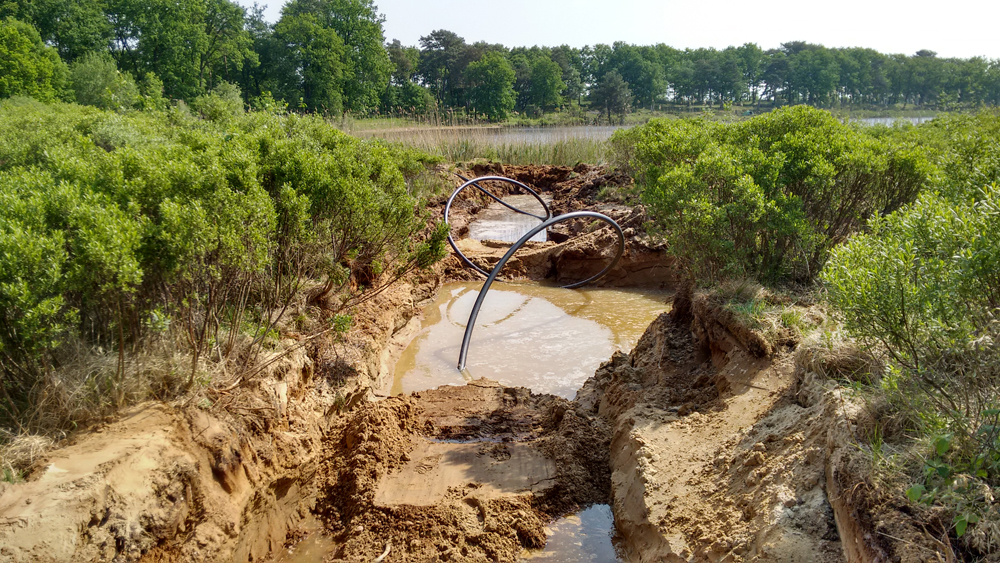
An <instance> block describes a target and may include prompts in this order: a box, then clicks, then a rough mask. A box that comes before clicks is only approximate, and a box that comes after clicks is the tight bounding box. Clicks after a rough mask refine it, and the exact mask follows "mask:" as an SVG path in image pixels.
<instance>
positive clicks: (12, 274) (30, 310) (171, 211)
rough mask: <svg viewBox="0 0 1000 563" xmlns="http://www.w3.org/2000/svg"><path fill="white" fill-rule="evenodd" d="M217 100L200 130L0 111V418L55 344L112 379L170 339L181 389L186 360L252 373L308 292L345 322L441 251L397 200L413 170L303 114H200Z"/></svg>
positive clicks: (184, 120)
mask: <svg viewBox="0 0 1000 563" xmlns="http://www.w3.org/2000/svg"><path fill="white" fill-rule="evenodd" d="M213 95H215V94H210V95H209V96H210V97H211V96H213ZM217 97H218V98H219V100H209V101H207V102H206V105H205V106H204V107H203V108H202V109H203V111H205V112H206V113H207V114H210V115H212V117H213V118H214V119H216V120H215V121H208V120H200V119H196V118H194V117H191V115H190V114H188V113H185V112H184V111H181V110H177V109H175V110H171V111H170V112H155V113H131V114H127V115H122V114H117V113H112V112H105V111H101V110H98V109H96V108H86V107H81V106H70V105H53V106H46V105H43V104H40V103H36V102H31V101H29V100H19V101H9V102H6V103H4V104H2V105H0V256H2V257H3V259H2V260H0V372H2V375H3V381H2V384H0V415H2V414H4V413H6V414H7V415H11V414H13V413H17V412H19V410H20V409H23V408H24V407H26V406H28V405H30V404H31V401H32V397H33V395H32V393H40V392H42V390H43V388H44V387H45V386H44V385H43V383H44V381H45V378H46V377H48V376H49V375H50V374H51V373H52V372H53V370H57V369H58V368H59V366H60V364H61V363H63V362H64V361H66V356H65V355H64V354H61V353H60V349H61V347H64V346H67V345H68V343H72V342H81V341H82V342H84V343H86V345H89V346H94V347H100V348H103V349H105V350H107V349H110V350H116V351H117V354H118V358H119V368H118V377H121V375H122V373H123V367H122V365H121V364H122V363H123V362H124V360H125V357H126V355H127V351H126V349H128V350H131V349H132V348H131V347H132V346H133V345H135V344H136V343H138V342H141V341H142V339H143V338H145V337H147V336H149V335H150V333H151V332H155V331H156V330H159V329H158V328H157V327H160V328H162V327H164V326H173V327H174V329H175V330H176V333H177V334H178V335H180V336H179V338H181V339H182V340H183V342H184V343H186V346H187V348H188V349H189V350H190V352H191V357H192V365H191V366H190V371H189V373H188V375H187V376H186V377H185V378H184V379H186V380H187V384H188V385H190V383H191V382H192V381H193V378H194V377H195V375H196V373H197V371H198V360H199V358H204V357H207V356H211V357H212V358H214V359H215V361H222V362H228V363H229V369H230V370H231V371H233V370H235V371H239V370H240V369H243V368H245V367H247V366H249V365H252V364H253V362H254V357H255V356H254V355H255V353H256V352H255V350H258V349H259V344H260V343H261V342H263V341H264V339H266V338H267V335H269V334H272V333H273V329H274V327H275V326H276V323H277V322H278V319H280V317H281V313H282V312H284V310H285V309H286V308H287V306H288V303H289V302H290V299H291V298H292V297H293V296H294V295H295V294H296V293H297V292H298V291H299V290H300V289H301V287H302V285H303V283H305V282H306V281H308V280H310V279H312V280H316V282H318V283H320V284H321V285H322V286H323V294H324V295H333V294H336V295H337V299H336V301H328V303H331V306H333V307H338V306H339V307H350V306H351V305H352V304H354V303H357V302H358V301H359V300H361V299H365V298H367V296H369V295H371V294H372V293H373V292H377V291H378V290H379V289H380V288H381V287H384V286H385V285H386V284H387V283H389V282H391V281H392V280H393V279H396V278H398V277H399V276H401V275H403V274H405V273H406V272H407V271H409V270H411V269H412V268H416V267H424V266H427V265H429V264H430V263H432V262H433V261H435V260H436V259H437V258H438V257H440V256H441V255H442V254H443V240H444V237H445V236H446V233H445V232H444V231H443V230H441V229H440V228H439V229H436V230H433V231H432V232H431V233H430V235H429V239H428V240H427V241H426V242H421V241H420V239H421V238H423V237H421V236H419V233H420V232H421V231H423V229H424V228H425V227H426V224H427V222H426V218H425V217H424V216H423V214H422V213H421V212H420V211H419V209H420V206H419V201H418V200H417V199H416V198H415V197H413V196H411V195H410V193H409V191H408V189H409V188H408V184H407V179H408V177H412V176H413V175H415V174H417V173H419V172H420V171H422V170H423V166H422V165H421V164H420V162H421V160H422V159H423V158H424V157H422V156H421V155H418V154H416V153H412V152H407V151H401V150H398V149H390V148H387V147H385V146H382V145H381V144H378V143H369V142H363V141H359V140H357V139H354V138H352V137H349V136H347V135H345V134H342V133H340V132H338V131H336V130H335V129H334V128H333V127H331V126H330V125H328V124H327V123H326V122H324V121H323V120H322V119H320V118H316V117H301V116H294V115H288V116H281V115H275V114H270V113H249V114H243V113H242V103H241V104H240V106H239V112H236V111H235V110H234V111H233V112H232V113H228V109H227V110H226V112H225V115H223V114H222V113H220V114H218V115H216V114H214V113H213V112H214V111H215V109H218V108H219V107H220V106H221V107H223V108H228V107H229V106H227V105H226V103H225V102H227V100H229V99H230V98H232V96H225V95H218V96H217ZM209 108H211V109H209ZM222 117H225V119H223V118H222ZM255 346H256V347H255Z"/></svg>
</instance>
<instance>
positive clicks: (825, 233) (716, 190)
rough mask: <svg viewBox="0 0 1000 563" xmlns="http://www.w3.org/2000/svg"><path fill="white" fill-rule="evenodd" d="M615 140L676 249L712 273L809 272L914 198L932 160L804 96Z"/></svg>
mask: <svg viewBox="0 0 1000 563" xmlns="http://www.w3.org/2000/svg"><path fill="white" fill-rule="evenodd" d="M612 144H613V147H614V150H615V152H616V153H617V157H616V158H617V161H618V164H619V166H622V167H624V168H626V169H627V170H629V171H630V172H632V173H633V174H634V175H635V177H636V182H637V184H638V186H639V188H640V189H641V190H642V195H643V200H644V201H645V202H646V203H647V204H648V205H649V207H650V212H651V216H652V219H653V222H654V225H655V226H656V227H657V228H658V229H659V230H660V231H661V232H662V233H663V235H664V236H665V237H666V238H667V240H668V242H669V244H670V248H671V252H673V254H675V255H676V256H677V257H678V258H679V259H680V260H681V261H682V263H686V264H687V265H689V266H690V267H691V268H692V269H693V271H694V273H695V274H696V275H698V276H701V277H706V278H711V279H715V278H719V277H727V276H753V277H757V278H759V279H762V280H765V281H777V280H784V279H797V280H809V279H811V278H813V277H814V276H815V275H816V274H817V273H818V271H819V270H820V268H821V267H822V265H823V263H824V262H825V261H826V257H827V254H828V252H829V249H830V248H832V247H833V246H834V245H836V244H838V243H840V242H842V241H844V240H845V239H846V238H847V237H848V236H849V235H850V234H851V233H853V232H855V231H857V230H859V229H861V228H862V227H863V226H864V224H865V221H867V219H868V218H869V217H871V216H873V215H878V214H886V213H889V212H892V211H894V210H895V209H897V208H899V207H900V206H902V205H904V204H906V203H908V202H910V201H912V200H913V199H914V198H915V197H916V196H917V194H918V193H919V192H920V190H921V189H922V188H923V187H924V186H925V185H926V183H927V182H928V179H929V177H930V175H931V173H932V170H933V169H932V167H931V165H930V163H929V161H928V160H927V158H926V156H925V154H924V153H923V151H922V150H921V149H919V148H918V147H917V146H916V143H913V142H903V141H899V140H897V139H895V138H893V137H889V136H883V137H881V138H879V137H876V136H874V135H871V134H868V133H867V132H866V131H864V130H860V129H857V128H854V127H851V126H848V125H845V124H843V123H840V122H839V121H838V120H837V119H836V118H834V117H833V116H832V115H830V114H829V113H828V112H825V111H821V110H816V109H813V108H809V107H805V106H797V107H793V108H787V109H781V110H777V111H774V112H772V113H769V114H767V115H763V116H760V117H756V118H753V119H750V120H747V121H744V122H741V123H735V124H724V123H718V122H712V121H707V120H653V121H651V122H650V123H649V124H647V125H645V126H643V127H637V128H635V129H633V130H630V131H621V132H618V133H616V134H615V136H614V137H613V139H612Z"/></svg>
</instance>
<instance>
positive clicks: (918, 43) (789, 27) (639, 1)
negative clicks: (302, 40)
mask: <svg viewBox="0 0 1000 563" xmlns="http://www.w3.org/2000/svg"><path fill="white" fill-rule="evenodd" d="M238 1H239V3H241V4H243V5H245V6H250V5H252V4H253V0H238ZM258 2H260V3H261V4H265V3H267V4H268V7H267V10H266V11H265V17H266V18H267V19H268V20H269V21H271V22H274V21H277V19H278V17H279V15H280V11H281V5H283V3H284V2H283V1H282V0H258ZM375 4H376V6H377V7H378V11H379V12H381V13H382V14H383V15H384V16H385V23H384V25H383V27H384V29H385V38H386V41H391V40H393V39H399V40H400V41H401V42H402V43H403V44H404V45H414V46H419V40H420V37H421V36H422V35H427V34H428V33H430V32H431V31H434V30H436V29H447V30H449V31H453V32H455V33H457V34H458V35H459V36H461V37H463V38H465V40H466V42H468V43H474V42H476V41H486V42H488V43H501V44H503V45H506V46H507V47H518V46H532V45H548V46H555V45H563V44H566V45H570V46H573V47H582V46H584V45H594V44H597V43H607V44H611V43H614V42H615V41H624V42H626V43H632V44H635V45H653V44H656V43H665V44H667V45H670V46H671V47H676V48H678V49H684V48H698V47H715V48H717V49H723V48H725V47H728V46H730V45H737V46H738V45H742V44H743V43H756V44H758V45H759V46H760V47H761V48H763V49H769V48H772V47H778V46H780V45H781V43H784V42H786V41H807V42H810V43H819V44H822V45H825V46H827V47H869V48H872V49H875V50H877V51H880V52H882V53H902V54H906V55H912V54H913V53H915V52H917V51H919V50H920V49H930V50H932V51H936V52H937V53H938V56H939V57H961V58H968V57H974V56H984V57H987V58H1000V40H998V39H997V37H998V35H997V32H996V28H997V25H998V23H1000V2H998V1H997V0H992V1H975V0H952V1H950V2H941V1H940V0H934V1H928V0H910V1H906V2H902V1H898V0H897V1H891V2H890V1H885V0H867V1H865V0H839V1H837V2H817V1H815V0H812V1H811V0H769V1H767V2H756V3H752V2H747V1H745V0H743V1H740V2H736V1H734V0H714V1H711V0H709V1H702V2H699V1H697V0H684V1H678V0H489V1H483V0H375Z"/></svg>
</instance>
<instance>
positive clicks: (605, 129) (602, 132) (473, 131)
mask: <svg viewBox="0 0 1000 563" xmlns="http://www.w3.org/2000/svg"><path fill="white" fill-rule="evenodd" d="M628 127H629V126H622V125H577V126H565V127H442V128H413V129H395V130H394V129H387V130H385V131H366V132H360V133H359V135H361V136H364V137H380V138H383V139H386V140H389V141H407V140H411V139H414V138H418V139H424V140H432V139H455V138H462V139H464V138H468V139H475V140H477V141H487V142H489V143H491V144H495V145H518V144H539V145H547V144H552V143H556V142H559V141H570V140H575V139H587V140H591V141H607V140H608V139H610V138H611V135H612V134H613V133H614V132H615V131H617V130H619V129H627V128H628Z"/></svg>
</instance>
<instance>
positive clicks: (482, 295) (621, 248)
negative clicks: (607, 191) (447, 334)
mask: <svg viewBox="0 0 1000 563" xmlns="http://www.w3.org/2000/svg"><path fill="white" fill-rule="evenodd" d="M581 217H590V218H592V219H598V220H600V221H604V222H605V223H607V224H609V225H611V227H612V228H614V230H615V232H616V233H617V234H618V251H617V252H616V253H615V258H614V260H612V261H611V263H610V264H608V265H607V266H606V267H605V268H604V269H603V270H601V271H600V272H598V273H597V274H596V275H594V276H591V277H589V278H587V279H585V280H583V281H579V282H576V283H571V284H569V285H564V286H563V287H564V288H566V289H573V288H574V287H580V286H581V285H584V284H588V283H590V282H592V281H597V280H599V279H600V278H602V277H604V275H605V274H607V273H608V272H610V271H611V269H612V268H614V267H615V265H617V264H618V261H619V260H621V257H622V254H624V253H625V233H623V232H622V228H621V226H620V225H618V223H616V222H615V220H614V219H612V218H611V217H608V216H607V215H603V214H601V213H597V212H595V211H574V212H572V213H566V214H565V215H560V216H558V217H553V218H551V219H548V220H547V221H545V222H543V223H542V224H540V225H538V226H536V227H535V228H533V229H531V230H530V231H528V232H527V233H526V234H525V235H524V236H522V237H521V238H520V239H519V240H518V241H517V242H515V243H514V246H512V247H510V250H508V251H507V253H506V254H504V255H503V258H501V259H500V261H499V262H497V265H496V266H494V267H493V271H492V272H490V273H489V275H488V276H487V277H486V282H485V283H484V284H483V288H482V289H480V290H479V296H478V297H477V298H476V304H475V305H473V306H472V313H471V314H470V315H469V323H468V324H467V325H465V336H464V337H463V338H462V348H461V350H460V352H459V354H458V369H459V370H464V369H465V361H466V359H467V358H468V356H469V343H470V342H471V340H472V329H473V328H475V326H476V318H477V317H479V308H480V307H482V306H483V300H485V299H486V292H488V291H489V290H490V286H491V285H493V282H494V280H496V278H497V275H498V274H499V273H500V270H501V269H503V267H504V265H505V264H507V261H508V260H510V259H511V257H512V256H514V253H515V252H517V251H518V249H520V248H521V246H523V245H524V243H526V242H528V241H529V240H530V239H531V237H533V236H535V235H536V234H538V232H540V231H542V230H544V229H547V228H549V227H550V226H552V225H555V224H556V223H562V222H563V221H569V220H570V219H579V218H581ZM477 269H478V268H477ZM480 271H481V270H480Z"/></svg>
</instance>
